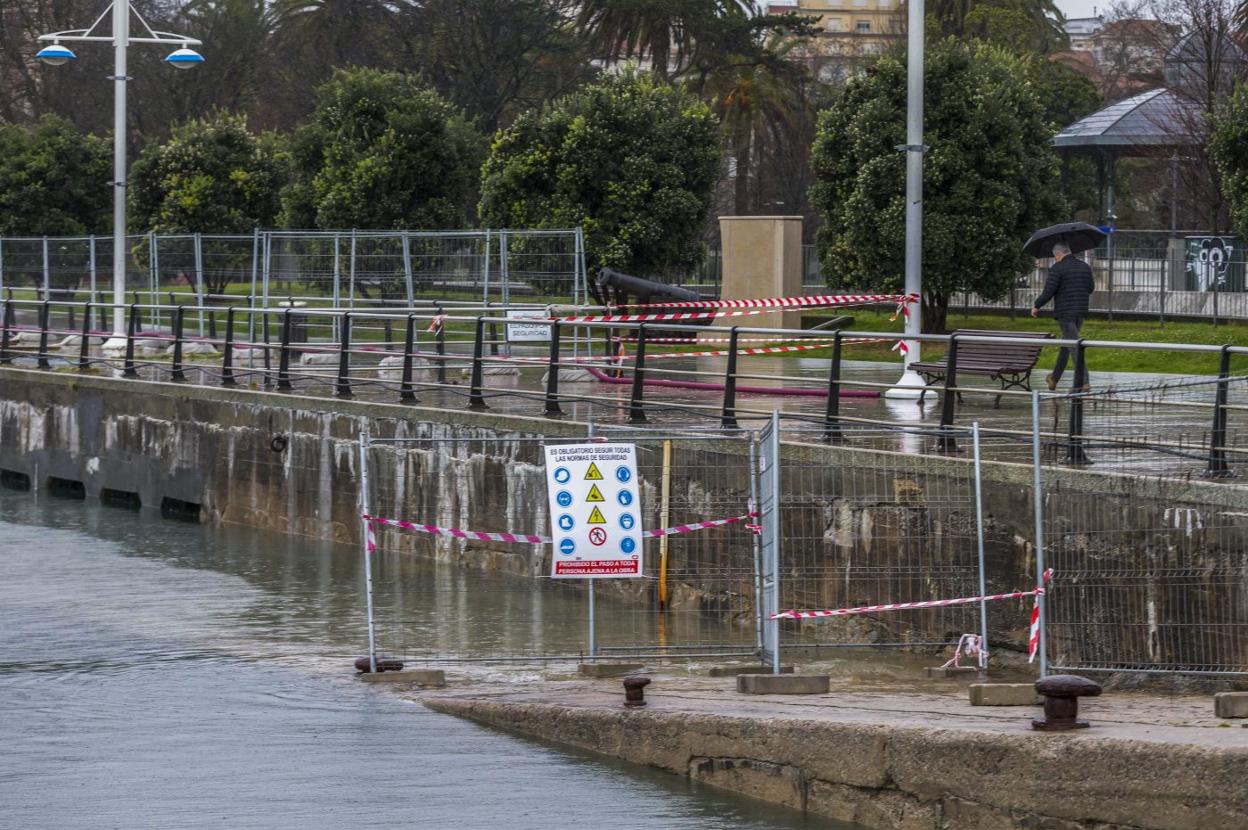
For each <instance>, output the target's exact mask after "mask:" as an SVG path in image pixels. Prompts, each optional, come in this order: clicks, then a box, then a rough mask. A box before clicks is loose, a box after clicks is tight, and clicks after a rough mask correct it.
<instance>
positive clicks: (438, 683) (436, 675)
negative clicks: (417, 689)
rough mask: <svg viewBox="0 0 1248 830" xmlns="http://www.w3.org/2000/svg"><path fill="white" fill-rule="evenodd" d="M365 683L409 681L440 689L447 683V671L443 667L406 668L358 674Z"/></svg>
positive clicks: (409, 682)
mask: <svg viewBox="0 0 1248 830" xmlns="http://www.w3.org/2000/svg"><path fill="white" fill-rule="evenodd" d="M357 677H359V678H360V680H363V681H364V682H365V683H408V684H414V685H418V686H425V687H428V688H436V689H440V688H442V687H443V686H445V685H446V672H444V671H442V670H441V669H406V670H404V671H383V672H377V673H376V674H370V673H368V672H364V673H362V674H359V675H357Z"/></svg>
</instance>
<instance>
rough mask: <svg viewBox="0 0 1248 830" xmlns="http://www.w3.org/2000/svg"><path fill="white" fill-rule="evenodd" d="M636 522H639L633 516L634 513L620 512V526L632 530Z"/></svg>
mask: <svg viewBox="0 0 1248 830" xmlns="http://www.w3.org/2000/svg"><path fill="white" fill-rule="evenodd" d="M635 524H637V520H636V519H634V518H633V514H632V513H621V514H620V527H622V528H624V529H625V530H632V529H633V525H635Z"/></svg>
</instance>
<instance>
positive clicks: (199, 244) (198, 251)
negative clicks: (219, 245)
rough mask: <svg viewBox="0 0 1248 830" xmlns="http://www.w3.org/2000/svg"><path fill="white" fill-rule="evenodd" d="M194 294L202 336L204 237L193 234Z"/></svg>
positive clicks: (200, 334)
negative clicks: (198, 309)
mask: <svg viewBox="0 0 1248 830" xmlns="http://www.w3.org/2000/svg"><path fill="white" fill-rule="evenodd" d="M195 294H196V301H197V303H196V304H197V305H198V306H199V308H200V311H199V336H200V337H203V336H204V312H203V308H204V237H203V234H200V233H196V234H195Z"/></svg>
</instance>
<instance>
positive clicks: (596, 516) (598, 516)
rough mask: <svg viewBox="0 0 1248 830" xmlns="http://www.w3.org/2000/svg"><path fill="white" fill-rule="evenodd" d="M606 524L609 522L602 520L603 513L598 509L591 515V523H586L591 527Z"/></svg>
mask: <svg viewBox="0 0 1248 830" xmlns="http://www.w3.org/2000/svg"><path fill="white" fill-rule="evenodd" d="M606 523H607V520H606V519H604V518H602V511H601V510H599V509H598V508H597V507H595V508H594V511H593V512H592V513H590V514H589V521H587V522H586V524H591V525H605V524H606Z"/></svg>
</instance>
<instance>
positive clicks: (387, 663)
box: [355, 657, 403, 674]
mask: <svg viewBox="0 0 1248 830" xmlns="http://www.w3.org/2000/svg"><path fill="white" fill-rule="evenodd" d="M369 668H370V666H369V664H368V658H367V657H357V658H356V659H355V670H356V671H358V672H363V673H364V674H367V673H368V671H369ZM402 670H403V661H402V660H398V659H396V658H394V657H378V658H377V671H378V672H383V671H402Z"/></svg>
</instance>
